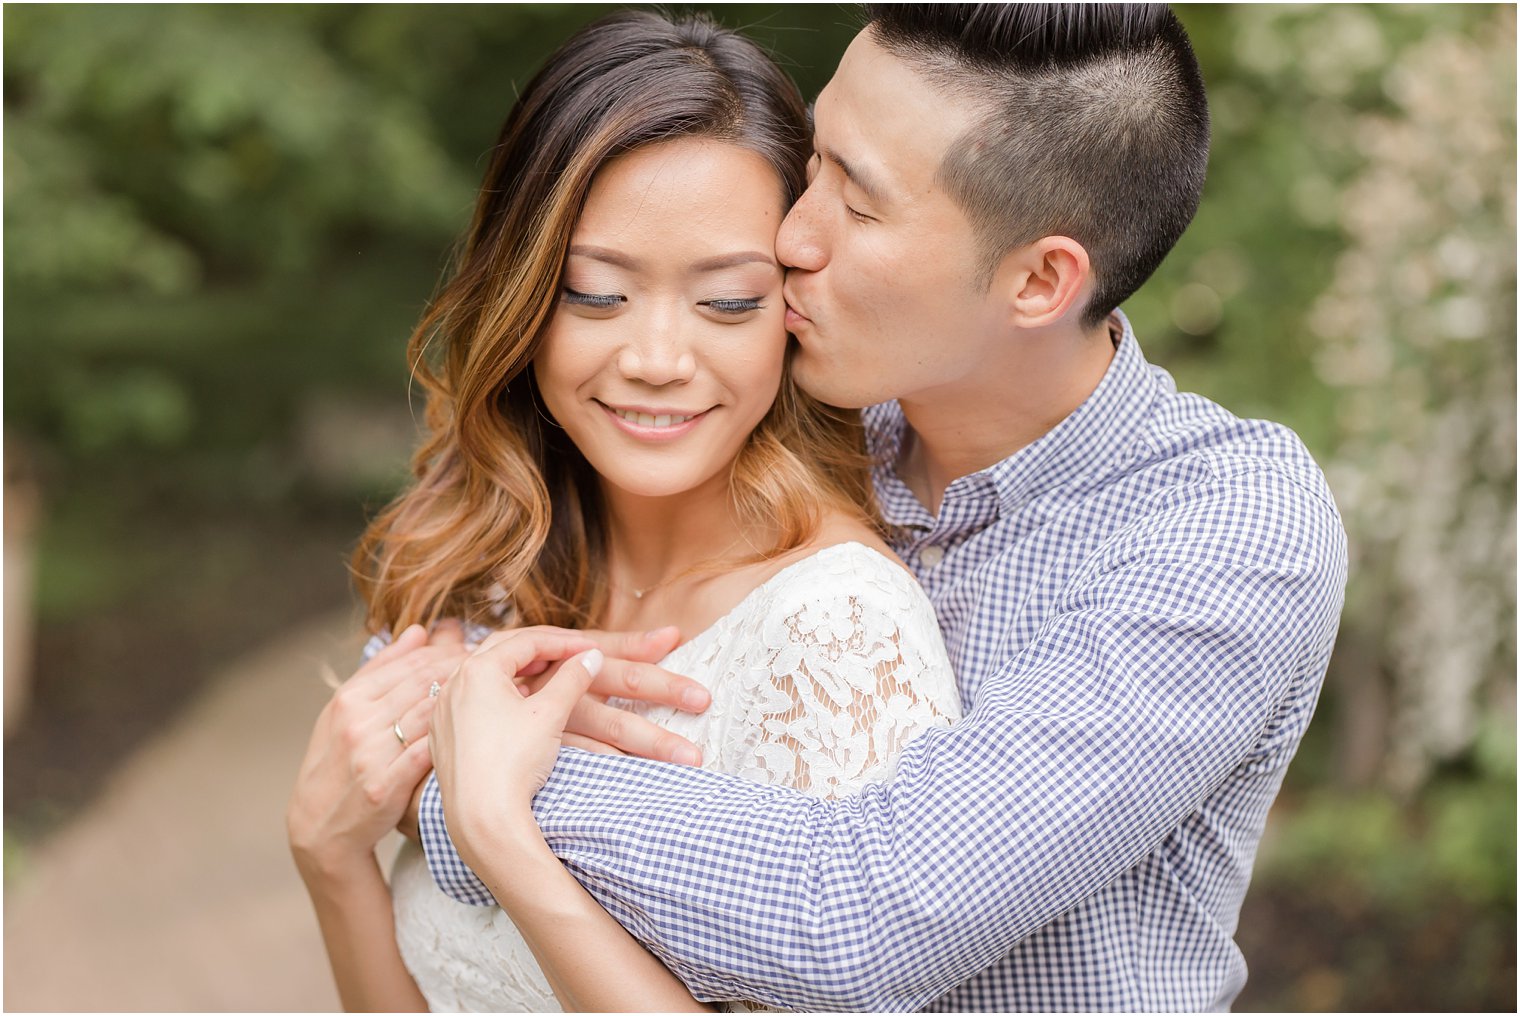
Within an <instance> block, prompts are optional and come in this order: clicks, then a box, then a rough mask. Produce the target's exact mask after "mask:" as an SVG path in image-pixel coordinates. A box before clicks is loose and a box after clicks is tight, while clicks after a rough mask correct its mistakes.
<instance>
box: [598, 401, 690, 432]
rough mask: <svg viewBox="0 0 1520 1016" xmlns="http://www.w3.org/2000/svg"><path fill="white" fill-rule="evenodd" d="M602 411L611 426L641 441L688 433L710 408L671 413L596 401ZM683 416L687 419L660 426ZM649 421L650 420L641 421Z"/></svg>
mask: <svg viewBox="0 0 1520 1016" xmlns="http://www.w3.org/2000/svg"><path fill="white" fill-rule="evenodd" d="M597 405H598V406H600V407H601V409H602V412H604V413H606V414H607V419H609V420H611V421H612V423H613V426H615V427H617V428H618V429H619V430H621V431H622V432H623V433H625V434H628V435H629V436H631V437H636V438H638V439H639V440H641V441H656V442H658V441H674V440H676V439H677V438H679V437H681V436H682V435H684V434H689V433H691V431H692V430H693V429H695V428H696V426H697V424H699V423H701V422H702V421H703V420H705V419H706V418H707V414H708V413H710V412H712V410H711V409H704V410H702V411H701V412H700V413H673V412H653V411H650V410H648V409H645V408H643V407H628V408H625V407H621V406H619V407H613V406H609V405H608V404H607V403H605V402H597ZM629 416H637V417H639V418H640V419H637V420H634V419H629ZM682 416H685V417H687V419H685V420H683V421H682V422H680V423H675V422H669V423H665V424H664V425H663V426H661V421H664V420H672V421H673V420H675V419H679V418H680V417H682ZM641 421H650V422H641Z"/></svg>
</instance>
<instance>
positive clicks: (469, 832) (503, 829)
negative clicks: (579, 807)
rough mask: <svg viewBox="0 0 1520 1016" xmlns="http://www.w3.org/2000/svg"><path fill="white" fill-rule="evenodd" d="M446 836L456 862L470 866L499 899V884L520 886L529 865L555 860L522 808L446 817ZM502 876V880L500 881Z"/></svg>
mask: <svg viewBox="0 0 1520 1016" xmlns="http://www.w3.org/2000/svg"><path fill="white" fill-rule="evenodd" d="M449 836H450V837H451V838H452V839H453V841H454V848H455V850H457V851H458V852H459V858H460V860H462V861H464V863H465V864H467V865H469V866H470V870H471V871H473V872H475V874H476V875H478V876H479V877H480V879H481V881H483V882H485V883H486V884H487V885H488V886H489V887H490V888H491V890H492V892H493V893H497V896H498V899H500V890H499V888H498V885H499V884H503V883H507V882H510V883H514V884H520V882H521V874H522V873H523V872H524V871H526V870H528V869H529V868H530V867H531V866H532V865H534V864H539V863H543V862H552V863H553V864H555V865H556V866H558V865H559V860H558V858H556V857H555V856H554V853H553V851H551V850H550V849H549V846H548V844H547V843H545V842H544V837H543V833H542V832H540V831H539V828H538V821H537V819H535V818H534V817H533V811H532V809H531V808H529V807H527V806H526V805H524V806H521V807H512V808H506V809H503V810H501V811H497V812H494V813H490V814H479V815H475V814H465V815H460V816H458V817H457V818H456V816H455V815H454V814H450V815H449ZM502 876H505V877H502Z"/></svg>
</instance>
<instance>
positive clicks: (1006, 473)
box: [865, 311, 1161, 526]
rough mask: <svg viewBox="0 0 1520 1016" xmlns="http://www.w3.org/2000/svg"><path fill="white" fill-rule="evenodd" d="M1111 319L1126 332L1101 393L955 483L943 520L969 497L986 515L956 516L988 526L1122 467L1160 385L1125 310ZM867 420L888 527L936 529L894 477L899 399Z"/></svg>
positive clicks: (902, 427) (903, 425)
mask: <svg viewBox="0 0 1520 1016" xmlns="http://www.w3.org/2000/svg"><path fill="white" fill-rule="evenodd" d="M1114 313H1115V314H1116V315H1117V316H1118V319H1119V323H1120V325H1121V326H1122V332H1121V334H1120V337H1119V345H1118V348H1117V349H1116V350H1115V351H1114V358H1113V360H1112V361H1111V362H1110V363H1109V365H1108V370H1107V371H1106V372H1105V373H1104V375H1103V380H1102V381H1100V382H1099V383H1098V387H1097V388H1095V389H1093V392H1092V394H1091V395H1089V396H1088V397H1087V399H1086V400H1085V401H1084V402H1083V403H1082V404H1081V405H1080V406H1078V407H1077V408H1076V409H1075V410H1074V411H1073V412H1072V413H1071V414H1070V415H1068V416H1067V417H1066V419H1064V420H1062V421H1061V422H1060V423H1058V424H1056V426H1055V427H1053V428H1052V429H1051V430H1050V431H1049V432H1048V433H1046V434H1045V435H1044V436H1043V437H1041V438H1039V439H1038V440H1037V441H1035V442H1033V443H1032V444H1029V445H1027V446H1025V447H1023V448H1021V449H1019V450H1018V451H1016V452H1014V453H1013V454H1012V455H1010V456H1008V458H1006V459H1003V460H1002V461H1001V462H996V463H994V464H992V465H991V466H988V467H987V468H986V469H983V470H981V471H979V472H976V473H972V474H971V475H970V476H963V477H961V478H960V479H958V480H956V481H955V482H954V483H952V484H950V487H949V488H948V489H947V490H946V491H945V498H944V503H943V505H942V506H941V515H942V516H948V515H950V514H952V502H964V501H966V500H967V499H971V500H974V501H980V502H982V505H983V508H984V510H983V511H971V512H967V511H965V510H961V511H955V512H953V514H955V515H956V516H958V517H960V518H962V519H964V520H965V522H967V523H971V522H973V520H975V521H980V522H982V523H983V524H985V522H986V521H990V516H991V515H1007V514H1010V513H1012V512H1014V511H1017V510H1018V509H1019V508H1020V507H1022V506H1023V505H1025V504H1027V503H1028V502H1029V501H1030V500H1032V499H1033V498H1035V497H1037V496H1038V495H1040V494H1042V493H1044V492H1046V491H1048V490H1051V489H1052V488H1055V487H1058V486H1073V485H1076V486H1080V485H1081V484H1082V482H1083V481H1084V480H1085V479H1087V478H1090V477H1096V476H1098V475H1102V474H1105V473H1107V472H1109V471H1110V470H1112V469H1114V468H1116V467H1117V466H1118V465H1120V464H1121V463H1122V461H1123V460H1124V459H1125V458H1126V456H1125V454H1124V453H1125V451H1126V449H1127V447H1128V445H1129V440H1130V438H1131V437H1132V436H1133V435H1134V434H1135V432H1136V431H1137V430H1138V429H1139V426H1140V423H1141V421H1142V420H1143V419H1144V417H1145V414H1146V412H1147V410H1148V409H1149V408H1150V405H1151V403H1152V402H1153V401H1154V400H1155V398H1156V396H1157V395H1158V393H1159V386H1160V384H1161V381H1160V380H1159V379H1158V378H1157V377H1156V376H1155V374H1154V373H1153V370H1152V368H1151V366H1150V365H1149V364H1148V363H1147V362H1146V360H1145V356H1144V355H1143V354H1142V353H1141V351H1140V343H1139V342H1138V341H1137V340H1136V338H1135V333H1134V330H1133V328H1132V327H1131V326H1130V322H1129V318H1127V317H1126V316H1125V315H1124V314H1123V312H1121V311H1115V312H1114ZM865 421H866V435H867V447H868V448H869V450H870V452H871V456H872V459H873V461H874V462H875V463H876V469H875V479H876V484H877V490H878V492H880V493H881V494H882V495H883V496H882V498H881V501H882V509H883V512H884V513H885V515H886V516H887V521H888V522H889V523H892V524H894V525H919V526H921V525H924V524H926V523H932V522H933V521H934V520H933V518H932V516H930V515H929V514H928V512H927V511H926V510H924V508H923V506H922V505H921V504H919V503H918V501H917V499H916V498H914V497H913V496H912V494H910V493H908V492H907V489H906V486H905V485H904V484H903V482H902V480H900V479H899V478H898V476H897V471H896V464H897V459H898V455H899V453H900V452H901V450H902V443H903V437H904V435H905V433H906V430H907V421H906V419H905V418H904V417H903V414H902V407H901V406H900V405H898V403H897V402H895V401H893V402H884V403H881V404H880V405H877V406H872V407H871V408H869V409H867V410H866V411H865ZM898 488H901V490H899V489H898ZM968 507H969V506H968ZM915 508H916V509H917V510H916V511H915V510H914V509H915ZM941 521H942V522H943V521H948V519H942V520H941Z"/></svg>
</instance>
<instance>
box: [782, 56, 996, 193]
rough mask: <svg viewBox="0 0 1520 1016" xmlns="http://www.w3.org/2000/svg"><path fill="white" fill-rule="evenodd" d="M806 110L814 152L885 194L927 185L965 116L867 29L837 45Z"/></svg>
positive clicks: (958, 131)
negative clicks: (834, 60) (829, 70)
mask: <svg viewBox="0 0 1520 1016" xmlns="http://www.w3.org/2000/svg"><path fill="white" fill-rule="evenodd" d="M811 113H812V120H813V136H814V146H815V148H816V149H817V150H818V151H819V153H820V154H821V155H825V156H828V155H829V154H830V153H832V154H833V155H835V156H836V157H837V161H842V162H844V163H846V164H848V165H849V166H850V167H851V168H856V169H858V170H859V171H860V172H861V173H863V174H867V175H869V176H871V177H872V178H873V179H874V180H875V182H876V183H878V184H879V185H880V188H881V189H883V190H886V191H889V192H890V191H899V190H912V189H916V188H919V187H922V186H925V185H927V184H928V183H929V181H930V179H931V178H932V177H933V175H934V173H935V172H936V171H937V169H938V167H939V164H940V161H941V159H942V158H943V156H944V154H945V152H946V151H947V150H948V148H949V146H950V143H951V142H952V141H954V140H955V139H956V138H958V137H959V136H960V134H961V132H962V130H963V129H964V126H965V124H966V120H967V116H968V114H967V112H966V110H964V109H962V108H960V107H959V106H958V104H955V103H953V102H948V101H946V99H945V97H944V96H942V95H941V94H940V93H939V91H938V90H937V89H935V88H933V87H932V86H931V85H930V84H929V82H928V81H927V80H925V79H924V78H923V77H922V76H921V75H920V74H919V73H918V72H917V71H915V70H913V69H912V68H911V67H910V66H909V65H908V64H907V63H906V62H905V61H903V60H902V59H901V58H899V57H897V56H896V55H895V54H893V53H891V52H889V51H888V50H886V49H884V48H882V47H881V46H880V45H878V44H877V43H876V42H875V41H874V39H873V38H872V37H871V30H870V29H869V28H867V29H865V30H863V31H862V32H861V33H860V34H859V35H857V36H856V37H855V39H854V41H853V42H851V43H850V46H849V48H848V49H846V50H845V54H844V56H843V57H841V58H840V61H839V68H838V70H836V71H835V72H834V76H833V77H832V78H830V79H829V82H828V84H826V85H825V86H824V87H823V90H822V91H820V92H819V93H818V98H817V99H816V100H814V103H813V106H812V109H811Z"/></svg>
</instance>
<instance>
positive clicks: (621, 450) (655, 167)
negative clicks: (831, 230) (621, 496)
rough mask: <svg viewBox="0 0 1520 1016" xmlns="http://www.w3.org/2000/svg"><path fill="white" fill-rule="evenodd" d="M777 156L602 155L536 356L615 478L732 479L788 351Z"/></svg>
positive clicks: (546, 388)
mask: <svg viewBox="0 0 1520 1016" xmlns="http://www.w3.org/2000/svg"><path fill="white" fill-rule="evenodd" d="M784 212H785V206H784V203H783V199H782V193H781V185H780V182H779V181H778V179H777V177H776V174H775V171H774V170H772V169H771V167H770V166H769V164H768V163H767V162H766V161H765V160H764V159H763V158H761V157H760V156H758V155H756V154H754V153H753V152H750V151H748V150H746V149H743V148H739V147H738V146H736V145H732V144H727V143H724V142H720V141H712V140H706V139H682V140H677V141H669V142H664V143H661V144H656V145H652V146H649V147H646V148H641V149H638V150H637V151H634V152H631V153H629V154H628V155H624V156H620V157H618V158H617V159H614V160H613V161H611V162H609V163H607V165H605V166H604V167H602V169H601V171H600V172H599V173H598V174H597V176H596V178H595V180H593V182H592V185H591V193H590V194H589V196H588V197H587V199H586V207H585V210H584V211H583V212H582V213H581V217H580V221H579V222H577V223H576V226H575V232H574V234H573V235H572V237H571V241H570V251H569V256H568V258H567V259H566V263H565V274H564V282H563V287H562V289H561V291H560V296H559V305H558V306H557V307H556V308H555V311H554V316H553V318H552V319H551V321H550V323H549V328H548V332H547V334H546V336H545V339H544V343H543V345H542V347H541V348H540V349H539V351H538V355H537V356H536V357H535V358H534V361H533V365H534V370H535V372H536V374H537V378H538V387H539V391H540V392H541V393H542V395H543V399H544V402H545V404H546V405H547V406H548V409H549V412H550V413H551V414H552V415H553V416H554V419H555V420H556V421H558V423H559V424H560V426H562V427H563V428H564V429H565V431H566V433H568V434H569V435H570V437H571V439H572V440H573V441H574V442H575V444H576V447H578V448H579V449H580V450H581V452H582V454H584V455H585V456H586V459H587V461H589V462H590V463H591V465H592V468H594V469H595V470H596V471H597V472H598V473H599V474H600V475H601V477H602V479H603V481H604V482H605V483H607V484H610V485H611V486H613V487H616V488H619V489H621V490H624V491H627V492H628V493H630V494H635V495H638V496H642V497H664V496H669V495H673V494H683V493H686V492H688V491H692V490H695V489H696V488H698V487H701V486H704V485H708V484H726V483H727V477H728V469H729V466H730V465H731V464H732V462H733V460H734V458H735V457H736V456H737V455H738V454H739V450H740V448H741V447H743V445H744V442H745V440H746V438H748V436H749V433H750V431H752V430H754V428H755V426H756V424H758V423H759V422H760V420H761V418H762V417H764V416H765V413H766V411H767V410H768V409H770V406H771V403H772V401H773V400H774V399H775V397H776V392H777V390H778V388H779V387H780V383H781V369H782V359H783V356H784V354H785V352H786V341H787V338H786V331H785V329H784V326H783V316H784V315H785V312H786V304H785V302H784V301H783V300H782V298H781V282H782V274H781V268H780V267H779V265H778V264H777V262H776V258H775V251H774V247H775V240H776V229H777V227H778V226H779V225H780V222H781V218H782V215H783V214H784Z"/></svg>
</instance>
